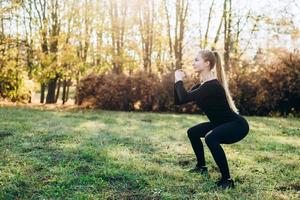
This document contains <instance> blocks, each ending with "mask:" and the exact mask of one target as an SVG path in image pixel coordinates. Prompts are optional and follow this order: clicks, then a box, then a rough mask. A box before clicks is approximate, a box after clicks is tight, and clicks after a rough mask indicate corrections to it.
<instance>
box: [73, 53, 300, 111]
mask: <svg viewBox="0 0 300 200" xmlns="http://www.w3.org/2000/svg"><path fill="white" fill-rule="evenodd" d="M283 55H284V56H283V57H280V58H278V59H275V60H274V59H272V62H271V63H270V64H265V63H252V62H247V61H243V62H242V63H241V64H240V65H237V64H236V65H235V64H233V67H232V68H231V71H230V73H229V80H230V81H229V89H230V91H231V94H232V97H233V99H234V101H235V103H236V106H237V108H238V109H239V111H240V114H242V115H291V114H292V115H294V116H295V115H299V113H300V56H299V55H296V54H288V53H285V54H283ZM197 81H198V78H197V77H190V79H189V80H185V87H186V89H189V88H190V87H192V86H193V85H194V84H196V83H197ZM173 89H174V78H173V74H172V73H168V74H165V75H163V76H162V77H158V76H157V75H154V74H151V75H148V74H146V73H144V72H137V73H135V74H133V75H131V76H128V75H125V74H120V75H116V74H106V75H95V74H90V75H88V76H87V77H85V78H83V79H82V80H81V81H80V84H79V85H78V87H77V99H78V103H79V104H80V105H84V106H90V107H97V108H102V109H110V110H124V111H131V110H140V111H176V112H182V113H199V112H201V109H199V108H198V107H197V105H196V104H195V103H193V102H192V103H189V104H185V105H182V106H175V105H174V94H173V92H174V91H173Z"/></svg>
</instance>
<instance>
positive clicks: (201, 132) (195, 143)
mask: <svg viewBox="0 0 300 200" xmlns="http://www.w3.org/2000/svg"><path fill="white" fill-rule="evenodd" d="M213 128H214V127H213V125H212V124H211V123H210V122H204V123H201V124H197V125H196V126H193V127H191V128H189V129H188V131H187V134H188V137H189V139H190V141H191V144H192V147H193V150H194V153H195V155H196V158H197V166H205V158H204V149H203V144H202V142H201V139H200V137H204V136H205V135H206V134H207V133H208V132H209V131H210V130H212V129H213Z"/></svg>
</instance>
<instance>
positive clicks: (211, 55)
mask: <svg viewBox="0 0 300 200" xmlns="http://www.w3.org/2000/svg"><path fill="white" fill-rule="evenodd" d="M199 54H200V56H201V57H202V58H203V59H204V60H205V61H209V63H210V70H212V69H213V68H214V66H215V65H216V71H217V78H218V80H219V81H220V82H221V84H222V86H223V88H224V90H225V94H226V98H227V101H228V103H229V106H230V108H231V109H232V110H233V111H234V112H236V113H238V109H237V108H236V106H235V104H234V101H233V100H232V97H231V95H230V92H229V88H228V83H227V79H226V74H225V71H224V68H223V66H222V64H221V58H220V56H219V53H218V52H216V51H210V50H201V51H200V52H199Z"/></svg>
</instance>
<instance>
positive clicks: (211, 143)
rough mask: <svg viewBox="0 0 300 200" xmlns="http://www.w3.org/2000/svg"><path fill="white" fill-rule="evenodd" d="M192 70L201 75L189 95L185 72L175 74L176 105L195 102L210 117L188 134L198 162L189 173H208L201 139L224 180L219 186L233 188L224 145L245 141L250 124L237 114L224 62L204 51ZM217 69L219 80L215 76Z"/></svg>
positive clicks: (192, 128)
mask: <svg viewBox="0 0 300 200" xmlns="http://www.w3.org/2000/svg"><path fill="white" fill-rule="evenodd" d="M193 68H194V70H195V72H196V73H198V74H199V78H200V84H197V85H195V86H194V87H193V88H192V89H191V90H190V91H186V90H185V88H184V85H183V81H182V79H183V78H184V76H185V74H184V72H183V71H182V70H176V71H175V85H174V89H175V91H174V96H175V104H176V105H181V104H185V103H187V102H190V101H195V102H196V103H197V105H198V106H199V107H200V108H201V109H202V110H203V111H204V113H205V114H206V115H207V117H208V119H209V122H204V123H200V124H198V125H196V126H194V127H191V128H189V129H188V131H187V134H188V137H189V139H190V142H191V145H192V148H193V150H194V153H195V155H196V158H197V164H196V167H195V168H193V169H191V170H190V172H197V173H201V174H204V173H207V167H206V166H205V158H204V150H203V144H202V142H201V139H200V138H201V137H202V138H204V139H205V142H206V144H207V146H208V148H209V150H210V151H211V153H212V156H213V158H214V160H215V162H216V164H217V165H218V167H219V169H220V172H221V175H222V177H221V178H220V180H219V181H217V182H216V184H217V186H219V187H222V188H233V187H234V181H233V180H232V179H231V177H230V173H229V167H228V163H227V159H226V155H225V153H224V150H223V148H222V146H221V144H232V143H235V142H238V141H240V140H242V139H243V138H244V137H245V136H246V135H247V134H248V132H249V125H248V122H247V121H246V119H245V118H244V117H242V116H241V115H239V114H238V111H237V108H236V107H235V105H234V102H233V100H232V98H231V96H230V93H229V90H228V86H227V82H226V77H225V73H224V69H223V67H222V65H221V59H220V56H219V54H218V52H216V51H210V50H201V51H200V52H199V53H198V54H197V56H196V58H195V61H194V64H193ZM214 68H215V71H216V72H217V73H216V76H215V75H214V73H213V70H214Z"/></svg>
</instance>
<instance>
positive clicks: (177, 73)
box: [175, 69, 185, 82]
mask: <svg viewBox="0 0 300 200" xmlns="http://www.w3.org/2000/svg"><path fill="white" fill-rule="evenodd" d="M184 77H185V72H184V71H183V70H182V69H177V70H176V71H175V82H177V81H181V80H182V79H183V78H184Z"/></svg>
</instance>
